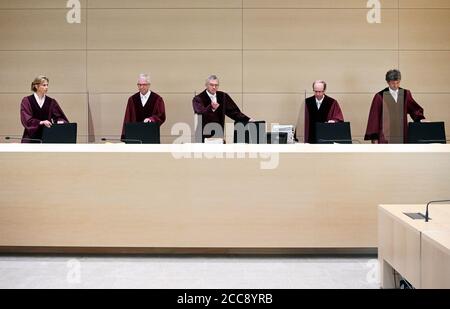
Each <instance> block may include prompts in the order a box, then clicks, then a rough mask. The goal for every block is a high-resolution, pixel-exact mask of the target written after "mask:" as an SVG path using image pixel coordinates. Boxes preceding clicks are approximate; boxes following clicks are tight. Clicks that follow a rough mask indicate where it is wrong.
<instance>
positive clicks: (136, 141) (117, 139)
mask: <svg viewBox="0 0 450 309" xmlns="http://www.w3.org/2000/svg"><path fill="white" fill-rule="evenodd" d="M102 141H104V142H109V141H114V142H124V143H126V142H130V143H138V144H142V141H141V140H140V139H129V138H104V137H102Z"/></svg>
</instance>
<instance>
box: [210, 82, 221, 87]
mask: <svg viewBox="0 0 450 309" xmlns="http://www.w3.org/2000/svg"><path fill="white" fill-rule="evenodd" d="M208 85H209V86H210V87H219V84H211V83H209V84H208Z"/></svg>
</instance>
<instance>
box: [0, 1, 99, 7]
mask: <svg viewBox="0 0 450 309" xmlns="http://www.w3.org/2000/svg"><path fill="white" fill-rule="evenodd" d="M79 1H80V4H81V7H82V8H86V3H87V0H79ZM90 1H95V0H90ZM66 5H67V0H39V1H36V0H0V9H62V8H66Z"/></svg>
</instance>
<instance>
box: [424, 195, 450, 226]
mask: <svg viewBox="0 0 450 309" xmlns="http://www.w3.org/2000/svg"><path fill="white" fill-rule="evenodd" d="M434 203H450V200H436V201H429V202H428V204H427V209H426V210H425V222H428V218H429V217H428V205H430V204H434Z"/></svg>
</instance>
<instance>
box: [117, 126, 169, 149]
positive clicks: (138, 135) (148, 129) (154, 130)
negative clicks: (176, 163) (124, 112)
mask: <svg viewBox="0 0 450 309" xmlns="http://www.w3.org/2000/svg"><path fill="white" fill-rule="evenodd" d="M122 141H123V142H125V143H126V144H160V143H161V141H160V132H159V124H158V123H156V122H147V123H144V122H130V123H127V124H125V138H124V139H122Z"/></svg>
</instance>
